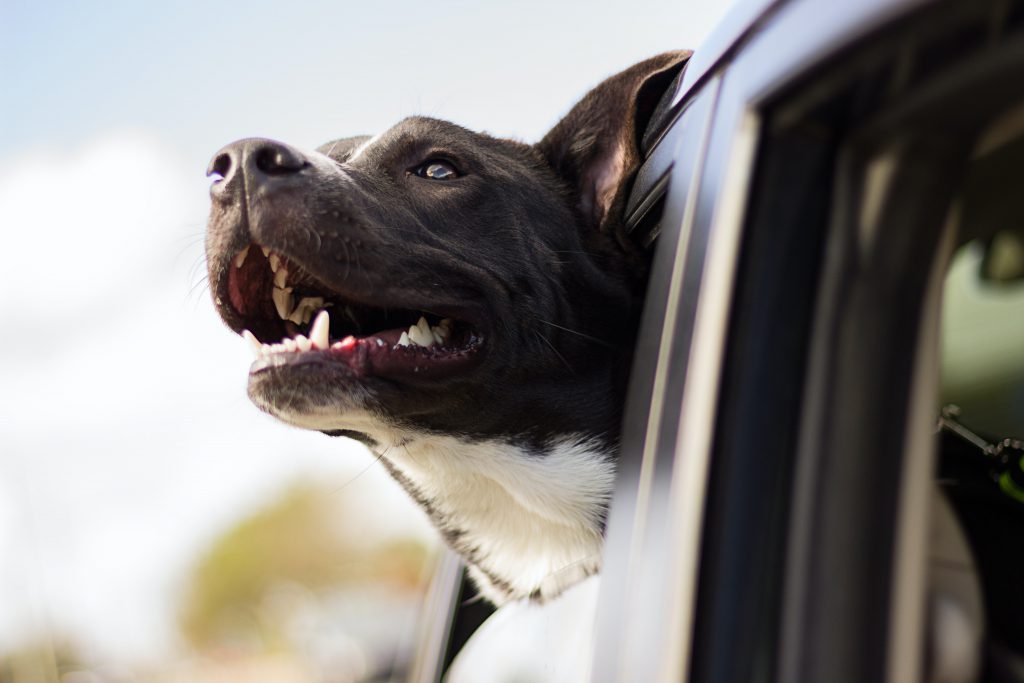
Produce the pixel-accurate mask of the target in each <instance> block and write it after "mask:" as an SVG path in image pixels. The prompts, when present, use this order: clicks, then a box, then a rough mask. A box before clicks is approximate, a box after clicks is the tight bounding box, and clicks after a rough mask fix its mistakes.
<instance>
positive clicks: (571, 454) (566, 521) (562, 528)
mask: <svg viewBox="0 0 1024 683" xmlns="http://www.w3.org/2000/svg"><path fill="white" fill-rule="evenodd" d="M374 450H375V452H376V453H377V455H379V456H380V459H381V461H382V462H384V463H385V465H386V466H387V467H388V469H389V470H390V471H391V474H392V475H393V476H394V477H395V479H397V480H398V482H399V483H400V484H401V485H402V486H404V487H405V489H406V490H407V491H408V492H409V494H410V495H411V496H412V497H413V498H414V499H415V500H416V501H417V502H418V503H419V504H420V506H421V507H423V509H424V510H426V512H427V514H428V515H430V517H431V518H432V520H433V522H434V524H435V525H436V526H437V528H438V529H439V530H440V531H441V533H442V534H443V535H444V536H445V537H446V539H447V540H448V542H449V543H450V545H451V546H452V547H453V548H454V549H455V550H456V551H458V552H459V553H460V554H461V555H462V556H463V557H464V558H465V559H466V560H467V562H468V564H469V571H470V573H471V574H472V575H473V578H474V579H475V580H476V582H477V585H478V586H479V587H480V589H481V591H482V593H483V594H484V595H485V597H487V598H488V599H490V600H491V601H493V602H494V603H495V604H501V603H504V602H507V601H509V600H514V599H518V598H525V597H530V598H533V599H534V600H541V601H542V600H544V599H546V598H550V597H554V596H556V595H558V594H559V593H561V592H562V591H563V590H564V589H565V588H567V587H568V586H571V585H573V584H574V583H576V582H577V581H579V580H581V579H583V578H585V577H587V576H590V575H591V574H594V573H596V572H597V570H598V569H599V568H600V563H601V546H602V528H603V518H604V512H605V507H606V505H607V503H608V498H609V496H610V494H611V490H612V485H613V480H614V470H615V467H614V461H613V457H612V452H611V450H612V449H611V447H609V446H607V445H605V444H601V443H599V442H596V441H594V440H588V439H585V438H573V437H566V438H563V439H559V440H557V441H554V442H553V443H551V444H550V446H549V447H547V448H545V449H543V450H540V451H536V450H534V451H530V450H527V449H525V448H523V447H521V446H517V445H515V444H513V443H509V442H502V441H496V440H485V441H470V440H461V439H458V438H455V437H450V436H435V435H429V436H427V435H417V436H410V435H408V434H405V435H402V436H398V435H395V438H392V439H388V440H385V441H383V442H381V443H379V444H378V446H377V447H375V448H374Z"/></svg>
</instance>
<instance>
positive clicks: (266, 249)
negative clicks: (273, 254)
mask: <svg viewBox="0 0 1024 683" xmlns="http://www.w3.org/2000/svg"><path fill="white" fill-rule="evenodd" d="M260 250H262V251H263V258H266V257H268V256H270V247H260Z"/></svg>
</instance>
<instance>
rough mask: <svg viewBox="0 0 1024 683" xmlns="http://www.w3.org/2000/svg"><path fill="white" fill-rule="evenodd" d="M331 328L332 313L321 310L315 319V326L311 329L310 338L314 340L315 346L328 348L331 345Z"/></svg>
mask: <svg viewBox="0 0 1024 683" xmlns="http://www.w3.org/2000/svg"><path fill="white" fill-rule="evenodd" d="M330 330H331V314H330V313H328V312H327V311H320V312H319V313H317V314H316V320H314V321H313V327H311V328H310V330H309V339H310V341H312V342H313V346H315V347H316V348H318V349H326V348H327V347H328V346H330V345H331V338H330Z"/></svg>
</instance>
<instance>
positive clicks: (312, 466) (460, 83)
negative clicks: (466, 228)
mask: <svg viewBox="0 0 1024 683" xmlns="http://www.w3.org/2000/svg"><path fill="white" fill-rule="evenodd" d="M730 4H731V3H729V2H724V1H722V2H697V1H695V0H685V1H681V2H673V3H668V2H653V1H646V0H645V1H639V2H631V3H628V5H627V4H626V3H618V4H613V3H610V2H563V3H551V2H515V3H491V2H480V1H479V0H476V1H474V2H463V1H449V0H438V1H436V2H415V3H413V2H404V1H397V2H387V3H359V4H356V3H347V2H326V1H322V2H301V3H281V2H263V1H250V2H245V3H241V2H217V3H211V2H202V3H200V2H190V1H186V2H175V3H142V2H134V3H129V2H106V3H99V2H62V1H59V0H53V1H51V2H46V3H15V2H7V3H3V4H2V5H0V84H2V87H0V230H2V234H3V239H4V242H5V258H4V261H5V263H4V268H3V269H0V320H2V321H3V323H2V327H0V331H2V334H0V651H2V650H4V649H6V648H7V647H10V646H13V645H16V644H17V643H18V642H21V641H23V640H28V639H31V638H33V637H35V636H37V635H39V634H41V633H46V632H49V633H58V632H59V633H71V634H73V635H74V636H75V637H76V638H77V639H79V640H80V641H82V642H84V643H85V644H86V645H87V646H88V647H90V648H93V649H94V650H95V652H97V653H100V654H101V655H102V654H104V653H107V654H110V655H113V654H118V655H126V656H133V657H158V656H161V655H162V654H164V653H166V652H168V651H169V650H171V649H173V647H174V634H173V621H172V618H173V614H172V610H171V603H172V600H173V596H174V594H175V591H176V590H178V589H180V584H181V581H182V580H183V577H184V576H185V574H186V572H187V569H188V567H189V566H190V564H191V563H192V562H194V561H195V558H196V557H197V556H198V554H199V553H201V552H202V550H203V549H204V548H205V547H206V546H207V545H208V544H209V543H210V541H211V540H212V539H213V538H215V537H216V535H217V534H218V533H219V532H221V531H223V530H224V529H226V528H228V527H230V526H231V524H232V523H233V522H235V521H236V520H238V519H240V518H241V517H243V516H244V515H246V514H247V513H249V512H251V511H252V510H254V509H255V508H256V507H258V506H259V505H260V504H261V502H264V501H266V500H267V499H268V497H270V496H273V495H274V494H275V492H277V491H280V490H281V489H282V488H284V487H285V486H286V485H287V484H288V483H289V482H291V481H294V480H295V479H297V478H303V477H305V478H323V479H329V480H331V481H340V482H343V484H341V488H343V489H344V490H345V495H353V496H363V497H365V499H366V500H367V501H368V504H373V505H374V506H376V508H377V509H378V510H379V514H378V515H377V516H376V517H375V519H376V526H377V527H378V528H372V529H368V531H367V533H380V534H392V533H416V534H421V535H428V534H429V531H428V530H427V527H426V524H425V521H424V519H423V516H422V515H421V514H420V513H419V512H418V511H416V510H415V509H414V508H412V506H411V505H410V504H408V503H407V501H405V498H404V496H403V494H401V492H400V491H399V490H398V489H397V487H396V486H394V485H393V484H392V483H391V482H390V481H389V480H388V479H387V477H386V475H384V473H383V472H382V471H381V468H379V467H375V466H374V463H373V462H372V459H371V458H370V457H369V456H368V454H367V453H366V452H365V451H364V450H363V449H362V447H360V446H358V445H356V444H354V443H352V442H348V441H346V440H343V439H329V438H327V437H324V436H322V435H320V434H316V433H307V432H302V431H300V430H297V429H293V428H288V427H285V426H283V425H281V424H278V423H276V422H274V421H273V420H271V419H270V418H268V417H266V416H263V415H261V414H260V413H259V412H258V411H257V410H256V409H255V408H254V407H253V406H251V405H250V404H249V403H248V401H247V399H246V398H245V378H246V373H247V368H248V365H249V363H250V361H251V356H250V355H249V351H248V349H247V348H246V344H245V343H244V342H243V341H242V340H241V339H240V338H238V337H237V336H236V335H234V334H232V333H231V332H230V331H229V330H228V329H227V328H225V327H224V326H223V325H222V324H221V323H220V322H219V321H218V320H217V318H216V316H215V315H214V313H213V307H212V305H211V304H210V301H209V291H208V289H207V287H206V285H205V279H204V278H205V265H204V262H203V254H202V238H203V229H204V225H205V220H206V212H207V210H208V199H207V197H208V195H207V190H208V186H209V181H208V180H207V179H206V178H205V175H204V171H205V168H206V165H207V163H208V161H209V159H210V157H212V155H213V154H214V152H216V151H217V150H218V149H219V148H220V147H222V146H223V145H225V144H227V143H229V142H231V141H233V140H236V139H239V138H243V137H249V136H261V137H270V138H275V139H279V140H283V141H286V142H288V143H290V144H294V145H296V146H299V147H306V148H311V147H315V146H317V145H319V144H321V143H323V142H326V141H328V140H331V139H334V138H337V137H343V136H349V135H357V134H372V133H375V132H378V131H380V130H382V129H384V128H386V127H388V126H390V125H391V124H393V123H395V122H396V121H398V120H399V119H400V118H402V117H404V116H407V115H410V114H421V115H429V116H436V117H440V118H445V119H449V120H452V121H455V122H456V123H460V124H462V125H465V126H467V127H469V128H473V129H477V130H486V131H488V132H490V133H492V134H495V135H502V136H508V137H514V138H517V139H520V140H524V141H527V142H531V141H535V140H538V139H539V138H540V137H541V136H542V135H543V134H544V132H545V131H546V130H547V129H548V128H549V127H550V126H552V125H553V124H554V123H555V122H556V121H557V120H558V118H559V117H560V116H561V115H563V114H564V113H565V112H566V111H567V110H568V109H569V107H571V105H572V104H573V103H574V102H575V101H576V100H578V99H579V98H580V97H581V96H582V95H583V94H584V93H585V92H586V90H587V89H589V88H590V87H592V86H593V85H595V84H597V83H598V82H599V81H600V80H601V79H603V78H605V77H607V76H609V75H611V74H612V73H614V72H616V71H618V70H620V69H623V68H625V67H627V66H629V65H630V64H632V63H634V62H636V61H639V60H641V59H643V58H645V57H648V56H651V55H653V54H656V53H658V52H661V51H664V50H669V49H678V48H691V47H696V46H698V45H699V43H700V41H701V40H702V39H703V38H704V36H705V35H706V34H707V32H708V31H709V30H710V29H711V27H712V26H713V25H714V23H715V22H716V21H717V20H718V19H719V18H720V17H721V15H722V14H723V13H724V12H725V11H726V10H727V9H728V7H729V5H730Z"/></svg>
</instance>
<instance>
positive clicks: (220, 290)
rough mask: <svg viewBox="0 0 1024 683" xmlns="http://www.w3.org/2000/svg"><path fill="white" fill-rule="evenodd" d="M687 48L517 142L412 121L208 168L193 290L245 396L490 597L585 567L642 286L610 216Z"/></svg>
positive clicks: (241, 149)
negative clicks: (332, 441) (378, 481)
mask: <svg viewBox="0 0 1024 683" xmlns="http://www.w3.org/2000/svg"><path fill="white" fill-rule="evenodd" d="M688 56H689V53H687V52H679V53H669V54H664V55H661V56H658V57H655V58H652V59H649V60H647V61H645V62H642V63H640V64H637V65H635V66H633V67H632V68H630V69H627V70H626V71H623V72H622V73H620V74H618V75H616V76H614V77H612V78H610V79H608V80H607V81H605V82H604V83H602V84H601V85H599V86H598V87H597V88H595V89H594V90H593V91H591V92H590V93H589V94H588V95H587V96H586V97H584V98H583V100H582V101H581V102H580V103H579V104H578V105H576V107H575V108H573V109H572V111H571V112H570V113H569V114H568V115H567V116H566V117H565V118H564V119H562V121H560V122H559V123H558V125H556V126H555V127H554V129H552V130H551V132H549V133H548V134H547V135H546V136H545V137H544V139H543V140H541V141H540V142H539V143H538V144H536V145H532V146H531V145H526V144H522V143H519V142H514V141H511V140H503V139H497V138H493V137H489V136H487V135H483V134H479V133H473V132H470V131H468V130H465V129H463V128H460V127H459V126H457V125H454V124H452V123H447V122H445V121H438V120H434V119H428V118H420V117H414V118H409V119H405V120H404V121H401V122H400V123H398V124H397V125H396V126H394V127H393V128H391V129H389V130H387V131H386V132H384V133H382V134H381V135H378V136H376V137H373V138H368V137H358V138H346V139H342V140H337V141H334V142H331V143H328V144H326V145H324V146H322V147H321V148H320V149H319V150H318V151H317V152H310V153H304V152H300V151H297V150H296V149H294V148H292V147H289V146H287V145H284V144H281V143H278V142H273V141H270V140H261V139H250V140H242V141H239V142H236V143H233V144H231V145H228V146H227V147H225V148H224V149H222V150H221V151H220V152H218V153H217V154H216V155H215V156H214V158H213V161H212V162H211V164H210V169H209V173H210V174H215V175H217V176H219V178H218V179H217V180H216V181H215V182H214V184H213V187H212V189H211V195H212V198H213V202H212V204H213V205H212V209H211V213H210V221H209V231H208V236H207V256H208V262H209V271H210V282H211V285H212V291H213V295H214V297H215V301H216V305H217V310H218V311H219V312H220V314H221V316H223V318H224V320H225V322H226V323H227V324H228V325H229V326H230V327H231V328H232V329H233V330H235V331H236V332H240V333H242V334H243V335H244V336H246V337H247V338H249V339H250V340H251V341H253V343H254V345H255V347H256V350H257V360H256V362H255V363H254V364H253V366H252V368H251V370H250V373H249V396H250V397H251V399H252V400H253V402H254V403H256V405H257V406H259V407H260V408H261V409H262V410H265V411H266V412H268V413H270V414H272V415H274V416H276V417H278V418H280V419H281V420H283V421H284V422H287V423H290V424H293V425H298V426H300V427H305V428H308V429H315V430H319V431H322V432H325V433H327V434H331V435H345V436H351V437H353V438H356V439H359V440H361V441H363V442H364V443H366V444H367V445H368V446H369V447H370V448H371V449H372V450H373V451H374V452H376V453H377V454H378V455H379V456H380V459H381V462H383V463H384V465H385V466H386V467H387V468H388V469H389V471H390V472H391V474H392V475H393V476H394V477H395V478H396V479H397V480H398V481H399V482H400V483H401V484H402V485H403V486H404V487H405V488H406V489H407V490H408V492H409V494H410V495H411V496H412V497H413V498H414V499H416V500H417V501H418V502H419V503H420V505H422V506H423V508H424V509H425V510H426V511H427V513H428V514H429V515H430V517H431V518H432V519H433V520H434V522H435V523H436V525H437V526H438V528H439V529H440V530H441V532H442V533H443V534H444V536H445V537H446V538H447V540H448V542H449V543H450V544H451V546H452V547H453V548H455V549H456V550H457V551H458V552H459V553H461V554H462V556H463V557H464V558H465V560H466V562H467V563H468V565H469V567H470V570H471V573H472V575H473V576H474V578H475V579H476V581H477V582H478V584H479V585H480V587H481V589H482V591H483V592H484V594H485V595H486V596H488V597H489V598H490V599H492V600H493V601H495V602H496V603H501V602H504V601H507V600H509V599H515V598H521V597H527V596H529V597H533V598H534V599H538V600H542V599H545V598H550V597H553V596H555V595H557V594H558V593H559V592H561V591H562V590H564V589H565V588H566V587H567V586H569V585H571V584H573V583H575V582H576V581H579V580H580V579H582V578H584V577H586V576H588V575H590V574H593V573H594V572H596V571H597V570H598V568H599V565H600V555H601V540H602V529H603V520H604V512H605V507H606V504H607V501H608V497H609V495H610V492H611V487H612V483H613V478H614V469H615V458H616V450H617V438H618V431H619V423H620V419H621V412H622V403H623V394H624V387H625V380H626V376H627V374H628V369H629V362H630V358H631V352H632V347H633V342H634V337H635V334H636V322H637V319H638V309H639V305H640V299H641V295H642V291H643V286H644V281H645V274H646V258H645V256H644V254H643V253H642V252H641V251H640V250H639V249H637V248H636V247H634V246H632V245H631V244H630V243H629V241H628V240H627V239H626V238H625V236H624V235H623V230H622V221H623V216H622V214H623V210H624V205H625V201H626V198H627V194H628V188H629V185H630V181H631V179H632V177H633V175H634V174H635V171H636V168H637V165H638V163H639V152H638V142H637V141H638V139H639V136H640V135H641V134H642V132H643V126H644V125H645V121H646V118H647V117H648V116H649V115H650V112H651V110H652V109H653V105H654V103H655V102H656V100H657V98H658V96H660V95H661V93H662V91H663V90H664V89H665V88H666V87H667V85H668V83H669V81H670V80H671V78H672V77H673V76H674V75H675V73H677V72H678V70H679V68H681V66H682V64H683V63H684V62H685V61H686V59H687V58H688ZM282 340H284V341H282Z"/></svg>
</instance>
